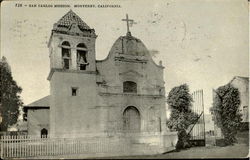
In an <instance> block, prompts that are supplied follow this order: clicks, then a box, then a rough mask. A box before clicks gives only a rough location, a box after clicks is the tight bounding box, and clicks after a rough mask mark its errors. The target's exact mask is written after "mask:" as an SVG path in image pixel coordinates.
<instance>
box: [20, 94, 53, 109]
mask: <svg viewBox="0 0 250 160" xmlns="http://www.w3.org/2000/svg"><path fill="white" fill-rule="evenodd" d="M49 98H50V95H48V96H45V97H43V98H40V99H38V100H36V101H34V102H32V103H30V104H28V105H26V106H24V107H46V108H47V107H49V106H50V105H49Z"/></svg>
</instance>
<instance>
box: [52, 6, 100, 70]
mask: <svg viewBox="0 0 250 160" xmlns="http://www.w3.org/2000/svg"><path fill="white" fill-rule="evenodd" d="M96 37H97V35H96V34H95V30H94V29H91V28H90V27H89V26H88V25H87V24H86V23H85V22H84V21H83V20H82V19H81V18H80V17H79V16H78V15H76V14H75V13H74V12H73V11H72V10H70V11H69V12H68V13H67V14H65V15H64V16H63V17H62V18H61V19H60V20H59V21H58V22H57V23H55V24H54V26H53V30H52V33H51V36H50V40H49V43H48V47H49V51H50V69H51V70H52V69H63V70H75V71H95V69H96V64H95V40H96Z"/></svg>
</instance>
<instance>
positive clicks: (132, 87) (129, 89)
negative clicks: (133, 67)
mask: <svg viewBox="0 0 250 160" xmlns="http://www.w3.org/2000/svg"><path fill="white" fill-rule="evenodd" d="M123 92H124V93H137V84H136V83H135V82H132V81H125V82H123Z"/></svg>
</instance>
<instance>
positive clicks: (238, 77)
mask: <svg viewBox="0 0 250 160" xmlns="http://www.w3.org/2000/svg"><path fill="white" fill-rule="evenodd" d="M235 79H241V80H244V81H246V82H247V83H248V82H249V78H248V77H241V76H235V77H233V79H232V80H231V81H230V82H229V83H232V82H233V81H234V80H235Z"/></svg>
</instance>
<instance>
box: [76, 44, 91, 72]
mask: <svg viewBox="0 0 250 160" xmlns="http://www.w3.org/2000/svg"><path fill="white" fill-rule="evenodd" d="M76 51H77V67H78V70H86V67H87V65H88V64H89V63H88V61H87V47H86V46H85V44H83V43H80V44H78V45H77V50H76Z"/></svg>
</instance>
